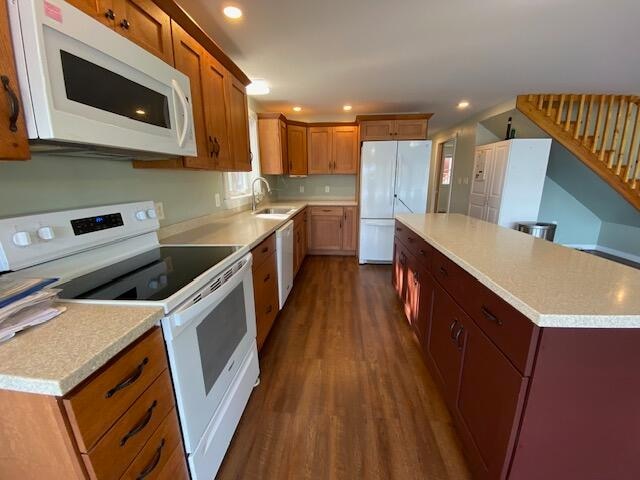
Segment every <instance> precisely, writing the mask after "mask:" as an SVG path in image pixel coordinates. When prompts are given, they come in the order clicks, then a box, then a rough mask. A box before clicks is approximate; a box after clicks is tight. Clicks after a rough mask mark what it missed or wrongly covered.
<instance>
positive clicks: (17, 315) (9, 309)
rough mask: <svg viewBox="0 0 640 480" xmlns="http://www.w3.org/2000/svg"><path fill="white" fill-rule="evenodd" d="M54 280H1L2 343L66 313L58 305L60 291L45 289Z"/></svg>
mask: <svg viewBox="0 0 640 480" xmlns="http://www.w3.org/2000/svg"><path fill="white" fill-rule="evenodd" d="M55 281H56V279H55V278H46V279H45V278H26V279H15V280H14V279H4V278H0V342H3V341H5V340H8V339H10V338H11V337H13V336H14V335H15V334H16V333H18V332H19V331H21V330H24V329H25V328H28V327H32V326H34V325H39V324H41V323H44V322H46V321H48V320H51V319H52V318H54V317H57V316H58V315H60V314H61V313H62V312H64V311H65V310H66V308H65V307H61V306H57V305H55V303H54V302H55V300H56V299H57V298H58V292H59V291H60V290H55V289H49V288H45V287H47V285H50V284H51V283H53V282H55Z"/></svg>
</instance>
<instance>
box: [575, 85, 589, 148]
mask: <svg viewBox="0 0 640 480" xmlns="http://www.w3.org/2000/svg"><path fill="white" fill-rule="evenodd" d="M586 98H587V96H586V95H580V106H579V107H578V118H576V129H575V131H574V132H573V138H574V140H577V139H578V137H579V136H580V128H582V115H583V114H584V102H585V100H586Z"/></svg>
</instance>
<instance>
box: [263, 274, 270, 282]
mask: <svg viewBox="0 0 640 480" xmlns="http://www.w3.org/2000/svg"><path fill="white" fill-rule="evenodd" d="M270 278H271V274H270V273H268V274H267V276H266V277H264V281H265V282H268V281H269V279H270Z"/></svg>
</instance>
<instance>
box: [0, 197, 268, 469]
mask: <svg viewBox="0 0 640 480" xmlns="http://www.w3.org/2000/svg"><path fill="white" fill-rule="evenodd" d="M158 228H159V223H158V221H157V218H156V211H155V209H154V206H153V202H137V203H127V204H119V205H110V206H101V207H91V208H83V209H77V210H66V211H60V212H50V213H42V214H36V215H27V216H22V217H15V218H5V219H0V272H2V273H0V275H7V276H16V277H17V276H21V277H55V278H58V279H59V280H58V281H57V282H56V283H55V284H54V285H52V286H54V287H56V288H60V289H61V292H60V297H61V298H62V299H64V300H65V301H69V302H85V303H101V304H115V305H121V304H127V305H145V306H149V305H152V306H160V307H162V308H163V309H164V312H165V316H164V318H163V319H162V331H163V334H164V339H165V343H166V347H167V353H168V356H169V364H170V368H171V376H172V379H173V385H174V388H175V393H176V401H177V404H178V413H179V417H180V423H181V427H182V434H183V439H184V446H185V449H186V453H187V455H188V460H189V467H190V470H191V475H192V477H193V478H194V479H196V480H199V479H206V480H210V479H211V478H213V477H214V476H215V474H216V472H217V470H218V468H219V466H220V464H221V463H222V459H223V457H224V454H225V452H226V450H227V448H228V446H229V443H230V441H231V438H232V436H233V433H234V431H235V429H236V426H237V424H238V422H239V420H240V417H241V415H242V412H243V411H244V408H245V406H246V403H247V401H248V399H249V396H250V394H251V391H252V389H253V387H254V386H255V385H256V383H257V381H258V376H259V366H258V353H257V349H256V340H255V337H256V320H255V309H254V298H253V281H252V275H251V264H252V257H251V253H250V251H249V248H248V247H246V246H233V245H197V246H194V245H161V244H160V243H159V241H158V236H157V230H158Z"/></svg>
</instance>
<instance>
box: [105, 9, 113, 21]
mask: <svg viewBox="0 0 640 480" xmlns="http://www.w3.org/2000/svg"><path fill="white" fill-rule="evenodd" d="M104 16H105V17H107V18H108V19H109V20H115V19H116V14H115V13H114V11H113V10H111V9H108V10H107V11H106V12H104Z"/></svg>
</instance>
